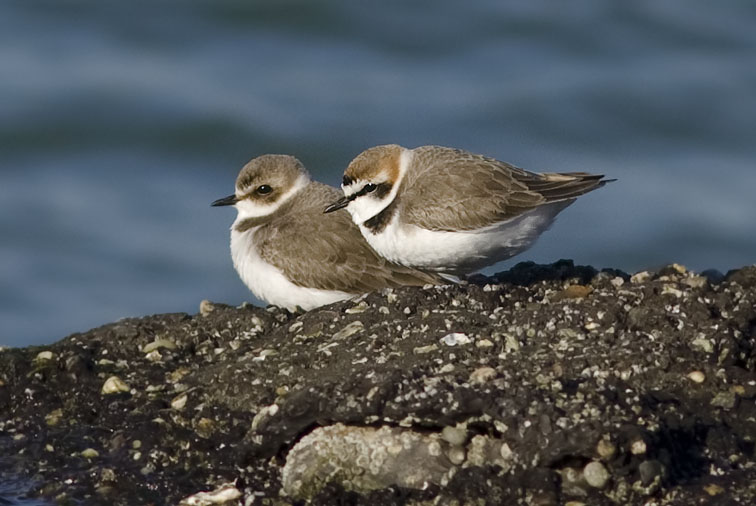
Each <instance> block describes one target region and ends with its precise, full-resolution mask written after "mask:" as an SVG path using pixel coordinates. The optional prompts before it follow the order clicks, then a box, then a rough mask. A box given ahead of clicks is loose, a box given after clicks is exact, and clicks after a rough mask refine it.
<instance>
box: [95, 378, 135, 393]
mask: <svg viewBox="0 0 756 506" xmlns="http://www.w3.org/2000/svg"><path fill="white" fill-rule="evenodd" d="M129 390H130V388H129V385H127V384H126V383H124V382H123V380H121V378H119V377H118V376H111V377H110V378H108V379H107V380H105V383H104V384H103V385H102V393H103V394H105V395H108V394H117V393H121V392H128V391H129Z"/></svg>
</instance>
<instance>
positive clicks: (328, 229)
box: [255, 183, 443, 294]
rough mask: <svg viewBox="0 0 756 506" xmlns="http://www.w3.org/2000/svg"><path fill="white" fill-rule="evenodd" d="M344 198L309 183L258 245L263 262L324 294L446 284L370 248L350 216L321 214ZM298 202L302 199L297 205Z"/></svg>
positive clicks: (257, 237) (266, 229) (259, 233)
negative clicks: (331, 291) (395, 262)
mask: <svg viewBox="0 0 756 506" xmlns="http://www.w3.org/2000/svg"><path fill="white" fill-rule="evenodd" d="M339 196H340V192H339V191H338V190H336V189H335V188H332V187H330V186H326V185H322V184H319V183H311V184H310V186H309V187H308V188H307V189H306V190H305V191H303V192H301V193H300V194H298V195H296V196H295V197H293V198H292V201H291V202H287V203H286V204H285V206H287V207H288V208H287V209H284V208H283V207H282V209H281V211H282V212H281V213H278V214H279V216H278V217H277V218H275V219H274V220H273V221H271V222H270V224H269V226H264V227H261V228H260V229H259V230H258V231H257V232H256V235H255V240H256V241H255V242H256V243H257V244H258V249H259V251H260V255H261V256H262V258H263V259H264V260H265V261H266V262H268V263H270V264H272V265H274V266H275V267H277V268H278V269H280V270H281V271H282V272H283V273H284V275H286V277H287V278H289V279H290V280H291V281H292V282H293V283H295V284H297V285H300V286H303V287H309V288H319V289H322V290H340V291H343V292H347V293H355V294H357V293H366V292H371V291H374V290H380V289H382V288H387V287H398V286H406V285H414V286H418V285H424V284H428V283H434V284H438V283H442V282H443V280H442V279H441V278H439V277H438V276H436V275H432V274H428V273H425V272H422V271H419V270H416V269H411V268H408V267H403V266H399V265H396V264H392V263H390V262H388V261H387V260H385V259H383V258H382V257H380V256H378V254H377V253H375V251H374V250H373V249H372V248H371V247H370V245H368V243H367V242H366V241H365V239H364V238H363V237H362V234H361V233H360V231H359V229H358V228H357V226H356V225H354V223H353V222H352V220H351V218H350V216H349V214H348V213H347V212H346V211H344V210H340V211H336V212H333V213H330V214H323V209H324V208H325V206H326V205H328V204H329V203H331V202H333V201H334V200H336V199H337V198H338V197H339ZM295 199H298V200H296V201H295Z"/></svg>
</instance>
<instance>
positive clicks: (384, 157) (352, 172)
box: [325, 144, 608, 275]
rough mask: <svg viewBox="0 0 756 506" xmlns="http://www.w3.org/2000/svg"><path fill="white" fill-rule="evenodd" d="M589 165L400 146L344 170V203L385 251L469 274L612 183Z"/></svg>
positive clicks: (529, 240) (338, 204) (364, 156)
mask: <svg viewBox="0 0 756 506" xmlns="http://www.w3.org/2000/svg"><path fill="white" fill-rule="evenodd" d="M603 177H604V176H603V175H597V174H588V173H585V172H569V173H563V174H556V173H547V174H537V173H534V172H528V171H526V170H523V169H520V168H518V167H515V166H513V165H510V164H508V163H505V162H501V161H499V160H495V159H493V158H489V157H486V156H483V155H477V154H474V153H469V152H467V151H463V150H460V149H453V148H446V147H442V146H421V147H418V148H415V149H407V148H403V147H401V146H398V145H396V144H391V145H385V146H377V147H373V148H370V149H368V150H366V151H363V152H362V153H360V154H359V155H358V156H357V157H356V158H355V159H354V160H352V162H351V163H350V164H349V166H348V167H347V169H346V172H345V173H344V179H343V184H342V185H341V187H342V189H343V190H344V196H343V197H342V198H340V199H338V200H336V201H334V202H333V203H332V204H331V205H330V206H328V207H327V208H326V209H325V212H327V213H330V212H333V211H336V210H338V209H342V208H344V207H346V208H347V210H348V211H349V212H350V213H351V215H352V219H353V220H354V222H355V223H356V224H357V225H358V226H359V228H360V231H361V232H362V235H363V236H364V237H365V239H367V241H368V242H369V243H370V245H371V246H372V247H373V248H374V249H375V250H376V251H377V252H378V253H380V254H381V255H382V256H383V257H385V258H387V259H388V260H391V261H392V262H397V263H400V264H403V265H406V266H411V267H417V268H421V269H427V270H433V271H439V272H443V273H447V274H452V275H465V274H469V273H471V272H474V271H477V270H479V269H481V268H483V267H486V266H488V265H492V264H494V263H496V262H499V261H501V260H504V259H507V258H510V257H512V256H514V255H516V254H518V253H520V252H522V251H523V250H525V249H527V248H528V247H530V246H531V245H532V244H533V243H534V242H535V240H536V239H537V238H538V236H539V235H540V234H541V233H542V232H544V231H545V230H546V229H547V228H549V226H550V225H551V224H552V222H553V221H554V218H555V217H556V215H557V214H558V213H559V212H560V211H562V210H563V209H564V208H565V207H567V206H569V205H570V204H572V203H573V202H574V201H575V198H576V197H578V196H580V195H582V194H584V193H587V192H589V191H592V190H595V189H596V188H599V187H601V186H603V185H604V184H606V183H607V182H608V181H607V180H605V179H603Z"/></svg>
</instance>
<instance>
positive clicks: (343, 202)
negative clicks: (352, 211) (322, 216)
mask: <svg viewBox="0 0 756 506" xmlns="http://www.w3.org/2000/svg"><path fill="white" fill-rule="evenodd" d="M352 200H354V199H351V198H349V197H341V198H340V199H339V200H337V201H336V202H334V203H333V204H331V205H330V206H328V207H326V208H325V211H323V212H324V213H332V212H334V211H338V210H339V209H344V208H345V207H346V206H348V205H349V203H350V202H351V201H352Z"/></svg>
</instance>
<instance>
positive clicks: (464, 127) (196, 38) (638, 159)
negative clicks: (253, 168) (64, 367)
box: [0, 0, 756, 346]
mask: <svg viewBox="0 0 756 506" xmlns="http://www.w3.org/2000/svg"><path fill="white" fill-rule="evenodd" d="M754 27H756V3H754V2H753V1H752V0H740V1H737V0H733V1H727V2H711V1H710V0H640V1H634V2H607V1H605V0H578V1H574V2H569V3H564V2H557V1H544V0H528V1H515V2H501V1H498V0H497V1H494V0H481V1H477V2H467V3H460V2H453V1H439V0H435V1H416V2H404V1H399V0H391V1H384V2H364V1H346V0H343V1H323V2H309V1H282V0H276V1H260V2H243V1H231V0H181V1H160V2H146V1H135V2H107V1H101V0H100V1H93V0H82V1H61V0H54V1H53V0H48V1H45V0H40V1H33V2H32V1H28V0H6V1H3V2H1V3H0V345H5V346H26V345H30V344H42V343H50V342H53V341H56V340H58V339H60V338H62V337H64V336H66V335H68V334H70V333H72V332H75V331H84V330H87V329H88V328H91V327H94V326H98V325H101V324H104V323H107V322H111V321H114V320H116V319H118V318H122V317H128V316H140V315H146V314H153V313H164V312H179V311H182V312H189V313H195V312H197V310H198V306H199V303H200V301H201V300H202V299H210V300H213V301H217V302H224V303H229V304H235V305H236V304H240V303H242V302H243V301H252V302H256V301H254V299H253V298H252V296H251V294H250V293H249V292H248V290H247V289H246V288H245V286H244V285H243V284H242V283H241V281H240V280H239V279H238V277H237V275H236V273H235V271H234V269H233V266H232V264H231V259H230V256H229V250H228V242H229V239H228V234H229V232H228V229H229V226H230V224H231V222H232V220H233V218H234V213H233V210H232V209H228V208H225V209H217V208H211V207H210V203H211V202H212V201H213V200H215V199H217V198H219V197H223V196H226V195H228V194H230V193H232V191H233V184H234V179H235V177H236V174H237V172H238V170H239V169H240V168H241V166H242V165H243V164H244V163H246V162H247V161H248V160H249V159H250V158H252V157H254V156H257V155H260V154H264V153H289V154H293V155H295V156H297V157H298V158H299V159H300V160H302V161H303V162H304V164H305V165H306V166H307V167H308V168H309V169H310V171H311V172H312V173H313V175H314V177H315V178H317V179H319V180H322V181H324V182H328V183H331V184H338V182H339V181H340V178H341V174H342V172H343V169H344V168H345V167H346V165H347V164H348V163H349V161H350V160H351V159H352V158H353V157H354V156H355V155H357V154H358V153H359V152H360V151H362V150H363V149H365V148H367V147H370V146H373V145H377V144H385V143H399V144H402V145H404V146H408V147H414V146H418V145H423V144H441V145H448V146H454V147H459V148H464V149H468V150H471V151H475V152H479V153H483V154H486V155H489V156H493V157H496V158H499V159H501V160H506V161H509V162H511V163H514V164H516V165H518V166H520V167H523V168H526V169H529V170H534V171H583V170H585V171H590V172H599V173H604V174H606V175H608V176H609V177H612V178H617V179H618V181H617V182H615V183H612V184H611V185H608V186H606V187H605V188H603V189H601V190H599V191H596V192H594V193H591V194H590V195H587V196H585V197H582V198H581V199H580V200H579V201H578V202H577V203H576V204H574V205H573V206H571V207H570V208H569V209H567V210H566V211H565V212H564V213H562V215H560V218H559V219H558V220H557V222H556V224H555V226H554V227H553V228H552V230H550V231H549V232H547V233H546V234H544V236H543V237H542V238H541V240H540V241H539V242H538V243H537V245H536V246H535V247H534V248H532V249H531V250H529V251H527V252H525V253H524V254H522V255H520V256H518V257H516V258H515V259H513V260H511V261H509V262H506V263H504V264H500V265H498V266H496V267H495V268H493V269H490V270H489V272H491V271H495V270H501V269H504V268H507V267H508V266H511V265H512V264H514V263H515V262H517V261H523V260H534V261H537V262H552V261H555V260H558V259H560V258H572V259H574V260H575V261H576V262H577V263H581V264H591V265H594V266H597V267H614V268H619V269H623V270H626V271H630V272H632V271H637V270H640V269H647V268H655V267H659V266H662V265H664V264H666V263H669V262H678V263H681V264H684V265H686V266H687V267H689V268H692V269H696V270H703V269H709V268H714V269H718V270H721V271H723V272H726V271H727V270H728V269H733V268H737V267H741V266H743V265H747V264H753V263H756V225H755V224H754V223H755V220H756V28H754ZM257 303H259V302H257Z"/></svg>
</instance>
